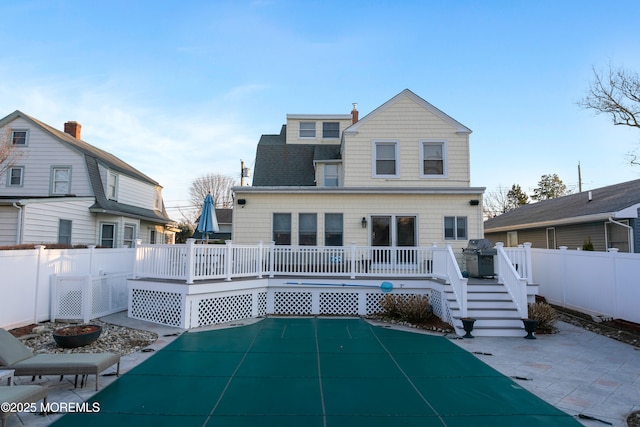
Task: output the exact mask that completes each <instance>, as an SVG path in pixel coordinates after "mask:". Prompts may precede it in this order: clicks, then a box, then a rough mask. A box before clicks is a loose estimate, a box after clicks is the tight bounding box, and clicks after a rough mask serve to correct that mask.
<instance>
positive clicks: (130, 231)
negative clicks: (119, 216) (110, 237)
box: [123, 224, 136, 248]
mask: <svg viewBox="0 0 640 427" xmlns="http://www.w3.org/2000/svg"><path fill="white" fill-rule="evenodd" d="M135 239H136V226H135V225H134V224H125V225H124V240H123V243H124V245H125V246H126V247H128V248H132V247H133V243H134V242H135Z"/></svg>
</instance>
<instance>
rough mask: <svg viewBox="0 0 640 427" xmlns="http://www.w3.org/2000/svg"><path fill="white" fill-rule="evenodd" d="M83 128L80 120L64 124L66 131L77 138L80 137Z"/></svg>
mask: <svg viewBox="0 0 640 427" xmlns="http://www.w3.org/2000/svg"><path fill="white" fill-rule="evenodd" d="M81 129H82V125H81V124H80V123H78V122H66V123H65V124H64V132H65V133H68V134H69V135H71V136H72V137H74V138H75V139H80V130H81Z"/></svg>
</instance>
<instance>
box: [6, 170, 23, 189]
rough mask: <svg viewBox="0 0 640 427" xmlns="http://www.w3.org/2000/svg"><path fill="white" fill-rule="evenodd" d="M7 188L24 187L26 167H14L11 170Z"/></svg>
mask: <svg viewBox="0 0 640 427" xmlns="http://www.w3.org/2000/svg"><path fill="white" fill-rule="evenodd" d="M7 173H8V179H7V186H8V187H22V185H23V183H24V166H14V167H12V168H9V171H8V172H7Z"/></svg>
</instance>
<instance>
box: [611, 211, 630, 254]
mask: <svg viewBox="0 0 640 427" xmlns="http://www.w3.org/2000/svg"><path fill="white" fill-rule="evenodd" d="M609 222H611V223H613V224H616V225H620V226H622V227H624V228H626V229H627V231H628V232H629V236H628V237H629V252H630V253H633V227H631V226H630V225H627V224H623V223H621V222H618V221H616V220H615V219H613V218H611V217H609Z"/></svg>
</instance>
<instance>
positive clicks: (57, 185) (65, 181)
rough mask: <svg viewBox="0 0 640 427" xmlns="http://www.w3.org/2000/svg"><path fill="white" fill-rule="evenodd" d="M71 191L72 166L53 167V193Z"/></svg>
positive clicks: (67, 192)
mask: <svg viewBox="0 0 640 427" xmlns="http://www.w3.org/2000/svg"><path fill="white" fill-rule="evenodd" d="M70 192H71V168H69V167H53V168H52V169H51V194H69V193H70Z"/></svg>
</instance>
